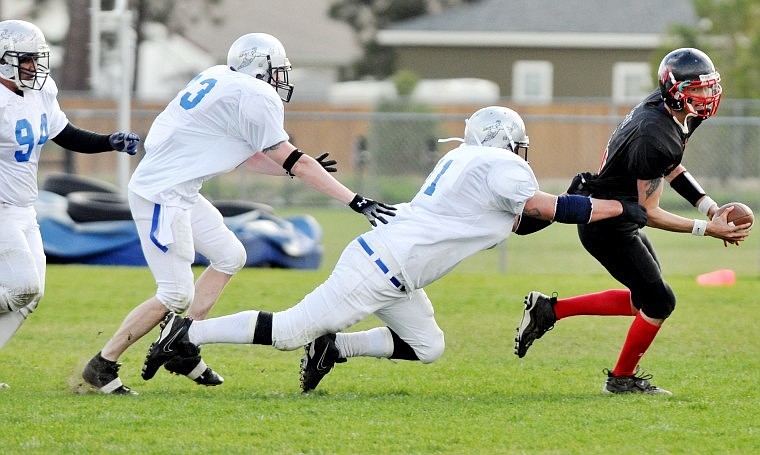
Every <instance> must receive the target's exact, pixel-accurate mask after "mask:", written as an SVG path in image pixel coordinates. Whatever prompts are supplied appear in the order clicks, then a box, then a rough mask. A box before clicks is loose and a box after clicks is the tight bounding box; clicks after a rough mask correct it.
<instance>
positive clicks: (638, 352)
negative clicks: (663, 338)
mask: <svg viewBox="0 0 760 455" xmlns="http://www.w3.org/2000/svg"><path fill="white" fill-rule="evenodd" d="M659 330H660V326H658V325H653V324H650V323H649V322H647V321H645V320H644V318H643V317H642V316H641V313H639V314H637V315H636V318H635V319H634V320H633V324H631V328H630V329H628V336H626V338H625V343H623V349H622V350H621V351H620V357H618V361H617V364H615V368H613V369H612V374H613V375H614V376H631V375H633V373H634V371H636V365H638V364H639V360H641V357H643V356H644V353H645V352H647V349H649V345H651V344H652V341H654V337H656V336H657V332H658V331H659Z"/></svg>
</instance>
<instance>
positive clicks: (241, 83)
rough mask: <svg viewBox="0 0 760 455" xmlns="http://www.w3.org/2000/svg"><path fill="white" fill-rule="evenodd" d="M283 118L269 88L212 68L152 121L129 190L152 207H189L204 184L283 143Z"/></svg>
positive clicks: (245, 76) (278, 104)
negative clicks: (150, 203)
mask: <svg viewBox="0 0 760 455" xmlns="http://www.w3.org/2000/svg"><path fill="white" fill-rule="evenodd" d="M284 116H285V113H284V107H283V104H282V100H281V99H280V97H279V96H278V95H277V92H276V90H275V89H274V88H273V87H272V86H271V85H269V84H268V83H266V82H264V81H262V80H259V79H256V78H254V77H252V76H249V75H247V74H243V73H238V72H235V71H232V70H231V69H229V68H228V67H226V66H224V65H217V66H212V67H211V68H209V69H207V70H205V71H203V72H202V73H201V74H199V75H198V76H196V77H195V78H194V79H193V80H192V81H190V83H189V84H188V85H187V86H185V87H184V88H183V89H182V90H180V92H179V93H178V94H177V96H176V97H175V98H174V99H173V100H172V101H171V102H170V103H169V105H168V106H167V107H166V109H164V111H163V112H161V113H160V114H159V115H158V117H156V120H155V121H154V122H153V125H152V126H151V128H150V131H149V132H148V137H147V138H146V139H145V157H143V159H142V160H141V161H140V164H139V165H138V166H137V169H135V172H134V174H133V175H132V178H131V180H130V182H129V189H130V190H132V191H134V192H135V193H137V194H138V195H140V196H142V197H143V198H145V199H147V200H149V201H152V202H154V203H158V204H166V205H170V206H179V207H189V206H190V205H192V204H194V203H195V201H196V200H197V198H198V192H199V191H200V188H201V185H202V184H203V182H204V181H205V180H208V179H209V178H211V177H214V176H216V175H220V174H224V173H227V172H230V171H232V170H234V169H235V168H236V167H238V166H239V165H240V164H242V163H243V162H244V161H246V160H247V159H248V158H250V157H251V156H253V154H255V153H258V152H260V151H261V150H263V149H265V148H267V147H271V146H273V145H275V144H277V143H279V142H282V141H285V140H288V139H289V138H288V134H287V133H286V132H285V130H284V127H283V124H284ZM283 172H284V171H283Z"/></svg>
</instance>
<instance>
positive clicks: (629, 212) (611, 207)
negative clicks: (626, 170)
mask: <svg viewBox="0 0 760 455" xmlns="http://www.w3.org/2000/svg"><path fill="white" fill-rule="evenodd" d="M523 215H527V216H530V217H533V218H539V219H542V220H547V221H556V222H558V223H566V224H586V223H592V222H594V221H600V220H604V219H607V218H615V217H618V216H623V217H625V218H626V220H628V221H633V222H636V223H638V224H639V225H641V226H643V225H644V223H646V213H645V212H644V210H643V208H641V207H639V206H638V205H637V204H633V203H625V202H620V201H616V200H607V199H595V198H588V197H586V196H579V195H568V194H563V195H562V196H555V195H553V194H549V193H544V192H543V191H538V192H536V194H535V195H534V196H533V197H532V198H530V199H529V200H528V202H526V203H525V208H524V209H523Z"/></svg>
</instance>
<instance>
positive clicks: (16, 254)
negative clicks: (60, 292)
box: [0, 248, 43, 313]
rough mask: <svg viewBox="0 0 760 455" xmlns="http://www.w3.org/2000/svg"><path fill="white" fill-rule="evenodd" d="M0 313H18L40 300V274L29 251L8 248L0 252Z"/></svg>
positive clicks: (41, 290) (41, 288)
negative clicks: (1, 282) (3, 282)
mask: <svg viewBox="0 0 760 455" xmlns="http://www.w3.org/2000/svg"><path fill="white" fill-rule="evenodd" d="M0 278H2V279H3V281H5V282H6V283H5V284H0V313H7V312H11V311H18V310H20V309H21V308H24V307H26V306H27V305H29V304H31V303H32V302H34V301H36V300H39V299H41V298H42V292H43V287H42V284H41V283H40V273H39V272H38V270H37V266H36V265H35V263H34V258H33V257H32V255H31V254H30V253H29V251H26V250H22V249H17V248H9V249H6V250H3V251H2V252H0Z"/></svg>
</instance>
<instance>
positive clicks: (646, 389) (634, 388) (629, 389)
mask: <svg viewBox="0 0 760 455" xmlns="http://www.w3.org/2000/svg"><path fill="white" fill-rule="evenodd" d="M604 372H605V373H607V381H606V382H605V383H604V387H603V388H602V392H604V393H645V394H647V395H673V394H672V393H670V392H669V391H667V390H665V389H661V388H659V387H655V386H653V385H652V384H651V383H650V382H649V380H650V379H652V375H651V374H642V375H641V376H636V374H637V373H638V372H639V367H636V372H635V373H634V374H632V375H631V376H613V375H612V371H610V370H607V369H605V370H604Z"/></svg>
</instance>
